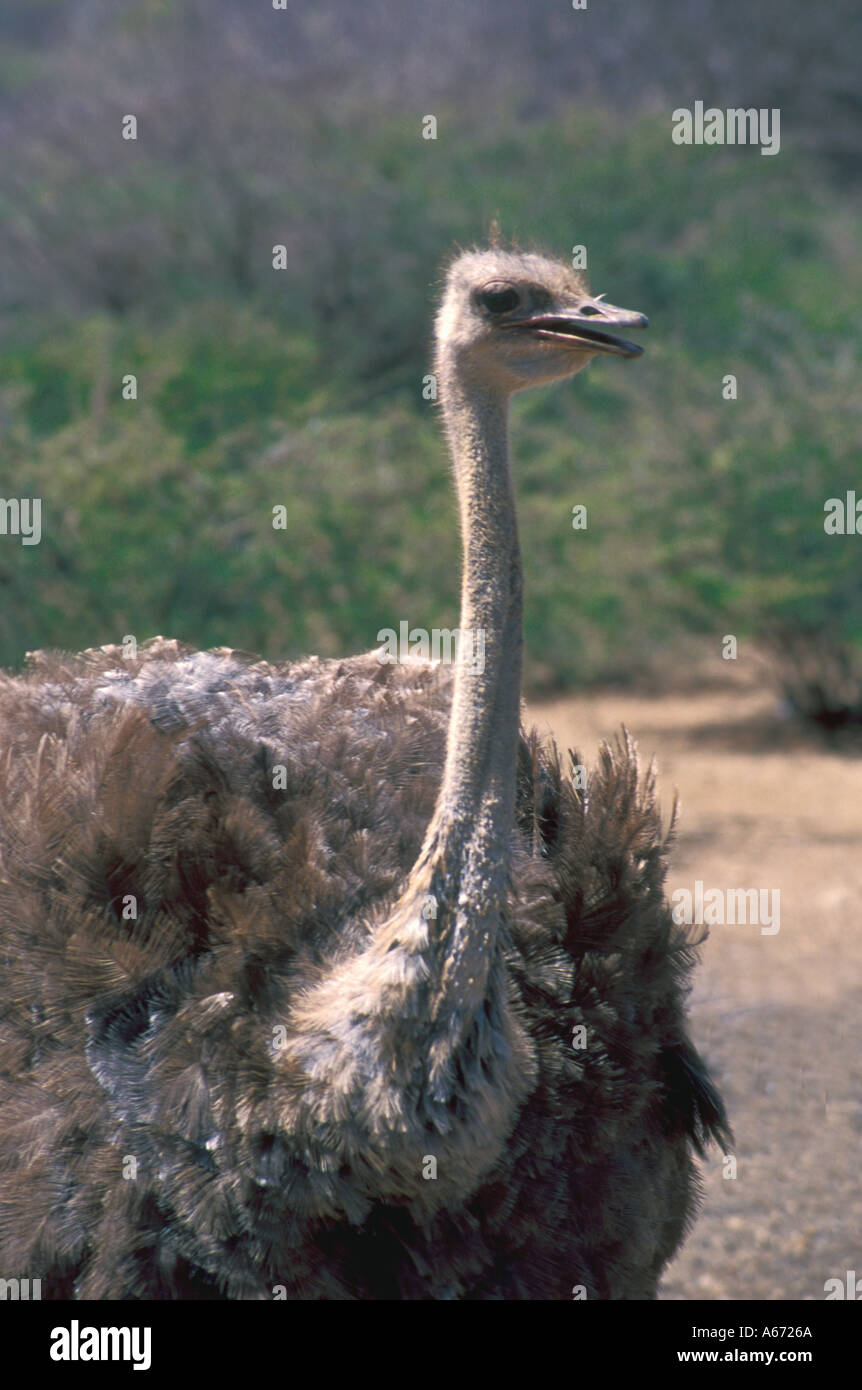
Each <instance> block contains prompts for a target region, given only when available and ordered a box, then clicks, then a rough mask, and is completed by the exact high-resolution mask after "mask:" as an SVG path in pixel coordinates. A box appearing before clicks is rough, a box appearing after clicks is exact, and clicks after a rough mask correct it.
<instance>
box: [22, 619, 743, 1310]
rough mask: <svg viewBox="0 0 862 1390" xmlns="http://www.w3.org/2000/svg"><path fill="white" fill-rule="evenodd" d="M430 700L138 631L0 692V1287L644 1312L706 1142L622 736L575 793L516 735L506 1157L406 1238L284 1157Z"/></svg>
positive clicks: (440, 693)
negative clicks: (583, 1299) (288, 1106)
mask: <svg viewBox="0 0 862 1390" xmlns="http://www.w3.org/2000/svg"><path fill="white" fill-rule="evenodd" d="M450 694H451V683H450V680H449V676H448V674H447V671H446V669H445V668H444V667H435V666H432V665H429V664H427V663H422V662H416V663H411V664H407V665H396V666H388V665H381V664H380V663H379V662H378V660H377V659H376V657H375V656H374V655H373V654H372V655H370V656H365V657H358V658H356V659H354V660H351V661H346V662H325V661H319V660H317V659H312V660H309V661H307V662H304V663H301V664H298V665H292V666H283V667H282V666H272V665H268V664H266V663H263V662H258V661H256V660H255V659H253V658H251V657H246V656H244V655H243V654H241V653H235V652H228V651H220V652H216V653H196V652H194V651H192V650H191V649H188V648H183V647H181V646H179V645H178V644H176V643H172V642H165V641H162V640H161V639H157V640H156V641H155V642H154V643H150V644H148V646H147V647H145V648H143V649H142V651H141V653H140V655H139V657H138V658H137V659H135V660H132V661H128V660H123V659H122V653H121V651H120V650H119V649H117V648H105V649H102V650H100V651H97V652H90V653H85V654H84V655H83V656H80V657H75V658H67V657H59V656H55V655H51V654H37V655H36V656H35V657H34V658H32V659H31V664H30V670H29V672H28V673H27V674H25V675H23V676H20V677H5V678H2V680H0V970H2V980H3V988H2V997H0V1253H2V1260H0V1264H2V1268H3V1270H4V1271H5V1272H6V1274H7V1275H8V1276H10V1277H11V1276H12V1275H17V1276H20V1277H26V1276H29V1277H32V1278H38V1277H41V1278H42V1280H43V1286H42V1287H43V1296H44V1297H58V1298H68V1297H81V1298H180V1297H188V1298H204V1297H211V1298H219V1297H222V1298H223V1297H229V1298H272V1297H273V1296H276V1297H277V1296H286V1297H289V1298H324V1299H338V1298H476V1299H484V1298H516V1299H517V1298H570V1297H572V1291H573V1290H577V1291H578V1292H580V1291H581V1290H582V1291H583V1293H584V1294H585V1295H586V1296H587V1297H589V1298H648V1297H652V1296H654V1294H655V1290H656V1285H657V1281H658V1278H659V1275H660V1272H661V1270H662V1268H663V1266H664V1264H665V1263H666V1261H667V1260H668V1259H669V1257H670V1256H671V1255H672V1253H673V1251H674V1250H675V1249H676V1247H677V1245H678V1243H679V1241H680V1239H681V1237H682V1235H683V1233H684V1231H685V1229H686V1227H687V1225H688V1223H689V1221H690V1220H691V1218H692V1215H693V1212H694V1208H695V1205H696V1197H697V1192H696V1186H697V1179H696V1176H695V1173H694V1167H693V1162H692V1148H699V1147H700V1146H701V1144H702V1143H703V1142H704V1141H705V1140H706V1139H707V1138H709V1137H710V1135H715V1136H717V1137H719V1138H720V1137H721V1136H722V1135H723V1132H724V1131H723V1124H724V1121H723V1114H722V1110H721V1103H720V1100H719V1099H718V1097H717V1096H716V1094H715V1092H714V1090H713V1088H712V1086H711V1083H710V1082H709V1080H708V1077H707V1075H706V1073H705V1070H704V1068H703V1065H702V1063H701V1062H700V1059H699V1058H698V1056H697V1054H696V1052H695V1050H694V1049H693V1047H692V1045H691V1043H690V1042H689V1040H688V1037H687V1033H686V1028H685V1019H684V1011H683V1001H684V993H685V984H686V979H687V975H688V972H689V970H690V968H691V966H692V964H693V961H694V956H695V952H694V950H693V946H692V944H691V942H690V941H689V940H688V938H687V937H686V935H685V932H684V929H682V928H680V927H677V926H676V925H674V924H673V922H672V920H671V916H670V912H669V910H668V907H667V905H666V903H665V901H664V897H663V888H662V885H663V878H664V872H665V861H664V854H665V848H666V843H667V837H666V836H665V835H664V834H663V832H662V828H661V824H660V819H659V815H658V812H657V809H656V806H655V801H654V796H653V788H652V782H651V779H650V778H649V777H648V778H647V779H646V780H645V781H644V782H641V781H640V779H639V775H638V769H637V763H636V758H635V754H634V750H633V747H632V746H631V744H630V742H629V741H628V739H627V738H623V739H622V740H620V742H619V743H618V744H617V746H616V747H615V748H614V749H613V750H611V749H604V750H603V751H602V753H601V756H600V761H599V766H598V767H597V768H596V769H595V770H594V771H593V772H592V774H591V775H590V778H589V781H588V787H587V791H586V793H576V792H575V791H574V790H573V789H572V786H571V784H570V781H569V778H568V776H566V775H565V774H564V772H563V771H562V770H561V767H560V762H559V757H558V754H557V752H556V749H555V748H553V747H552V746H543V745H541V744H540V743H539V741H538V740H537V739H536V737H535V736H534V735H525V736H523V737H522V739H521V744H520V750H519V792H518V824H517V828H516V830H515V832H514V834H513V838H512V844H511V892H510V901H509V911H508V916H507V921H506V923H505V925H504V939H503V950H504V952H505V958H506V964H507V968H508V972H509V976H510V980H511V996H512V999H513V1008H515V1009H516V1010H517V1011H518V1014H519V1017H520V1019H521V1021H522V1023H523V1025H524V1027H525V1028H526V1030H527V1032H528V1034H529V1037H530V1038H531V1040H532V1043H533V1046H534V1048H535V1058H536V1066H535V1080H534V1084H533V1085H532V1090H531V1092H530V1094H529V1096H528V1098H527V1100H526V1101H525V1102H524V1103H523V1104H521V1105H519V1106H518V1107H517V1109H516V1110H515V1112H514V1113H513V1115H512V1125H511V1132H510V1134H509V1136H508V1139H507V1142H506V1143H505V1145H504V1147H503V1149H502V1150H501V1152H499V1153H496V1154H494V1153H491V1154H489V1155H488V1156H487V1162H486V1163H484V1164H482V1165H477V1169H476V1172H475V1174H474V1175H473V1178H472V1180H471V1181H470V1182H469V1183H466V1184H465V1185H464V1190H463V1191H462V1192H460V1193H459V1194H457V1195H456V1196H455V1197H450V1198H449V1199H447V1201H446V1203H445V1204H442V1205H440V1206H439V1207H438V1208H437V1209H435V1210H433V1211H431V1212H430V1214H429V1209H428V1208H427V1207H422V1208H421V1209H419V1208H417V1207H416V1205H415V1204H411V1203H410V1202H409V1201H407V1200H405V1201H404V1202H393V1201H391V1200H390V1201H389V1202H386V1201H380V1202H375V1201H374V1200H370V1199H369V1198H368V1194H367V1192H366V1193H365V1194H364V1195H362V1196H361V1197H360V1196H358V1195H354V1196H353V1197H351V1196H350V1193H351V1187H350V1174H349V1172H346V1173H345V1174H344V1183H343V1191H344V1193H345V1194H348V1195H347V1196H345V1198H344V1201H343V1202H342V1203H341V1204H340V1205H339V1204H338V1203H335V1204H334V1205H333V1206H332V1207H331V1209H322V1208H321V1204H320V1202H319V1201H314V1200H312V1196H311V1194H312V1192H313V1184H314V1172H313V1160H312V1159H311V1158H309V1159H308V1163H307V1164H303V1161H302V1153H303V1136H302V1135H301V1134H285V1132H284V1118H283V1116H284V1113H285V1111H284V1107H283V1105H282V1098H281V1096H280V1091H279V1086H280V1084H281V1083H280V1082H279V1078H278V1075H277V1071H276V1061H277V1046H278V1038H279V1030H280V1029H281V1030H284V1029H287V1030H288V1031H289V1029H290V1002H291V999H292V998H295V997H297V995H299V994H300V993H301V992H302V991H303V989H305V988H307V987H308V986H309V984H310V983H312V982H314V981H317V980H321V979H323V978H325V976H326V974H327V972H328V970H329V969H330V968H331V966H332V963H333V962H334V961H335V960H336V959H342V958H343V957H344V955H345V953H347V952H350V951H357V950H359V949H361V948H362V946H363V943H364V942H366V941H367V937H368V932H369V927H368V925H367V923H368V920H369V917H370V915H371V914H372V913H373V912H374V911H379V909H380V907H381V905H384V906H385V904H386V903H387V902H389V901H394V898H395V896H396V894H397V891H398V888H399V885H400V884H401V883H402V882H403V880H404V878H405V876H406V875H407V874H408V873H409V870H410V868H411V866H412V864H413V862H414V861H415V859H416V856H417V854H418V852H419V849H420V847H421V844H422V839H423V835H424V832H425V829H426V826H427V824H428V821H429V819H430V817H431V814H432V812H433V809H434V805H435V799H436V796H437V791H438V787H439V782H440V775H441V769H442V765H443V760H444V754H445V740H446V730H447V723H448V718H449V707H450ZM463 1122H465V1123H468V1124H469V1116H467V1117H466V1119H465V1120H464V1121H463ZM345 1124H346V1125H349V1117H345ZM479 1147H481V1146H479ZM422 1161H423V1157H422V1155H417V1164H418V1165H421V1164H422ZM431 1167H432V1168H433V1165H431ZM435 1180H436V1179H435V1177H434V1174H433V1171H429V1172H428V1173H427V1175H426V1174H423V1181H427V1182H434V1181H435Z"/></svg>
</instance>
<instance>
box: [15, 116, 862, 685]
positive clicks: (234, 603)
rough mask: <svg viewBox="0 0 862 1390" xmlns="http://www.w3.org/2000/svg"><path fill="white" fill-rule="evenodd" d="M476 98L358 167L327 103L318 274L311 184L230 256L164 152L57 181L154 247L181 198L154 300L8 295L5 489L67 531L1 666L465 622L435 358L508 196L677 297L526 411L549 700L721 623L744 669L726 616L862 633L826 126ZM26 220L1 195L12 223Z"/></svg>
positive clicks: (506, 217) (58, 194) (313, 156)
mask: <svg viewBox="0 0 862 1390" xmlns="http://www.w3.org/2000/svg"><path fill="white" fill-rule="evenodd" d="M458 119H459V118H458V116H457V113H456V112H455V111H454V110H453V111H451V112H448V113H447V112H441V113H439V121H440V138H438V140H437V141H434V142H432V141H427V142H426V141H423V140H421V138H419V132H418V127H417V126H416V124H415V123H408V122H406V121H404V120H402V121H397V120H391V121H388V122H381V123H380V124H379V125H378V126H376V127H375V129H374V131H373V133H372V134H366V136H365V137H364V139H363V142H362V145H361V159H359V160H358V159H357V141H356V138H355V136H351V134H350V132H349V131H347V130H345V129H344V128H343V127H340V126H339V125H338V123H337V122H335V121H333V122H330V123H326V122H317V123H315V124H314V125H313V126H311V125H310V126H309V128H308V129H307V130H305V131H304V132H303V139H304V142H305V143H304V146H303V148H304V153H305V158H304V162H303V165H302V169H301V170H300V171H299V172H298V173H296V175H295V177H294V179H293V181H292V184H291V187H290V190H289V199H288V195H287V194H285V204H284V208H285V213H284V215H285V219H287V218H288V214H289V213H290V215H291V216H295V209H296V207H297V206H300V207H301V208H302V214H303V218H304V219H305V222H307V223H308V224H309V225H310V226H311V227H312V228H313V227H314V225H315V219H316V218H317V217H320V218H321V236H320V245H319V246H315V245H313V244H307V243H305V242H303V241H302V239H301V238H299V239H297V240H293V239H291V240H290V244H289V255H288V262H289V267H288V269H286V270H284V271H274V270H272V268H271V247H272V245H273V243H274V242H275V241H279V240H283V239H286V238H285V237H281V236H279V234H278V229H279V223H278V205H277V201H276V202H275V203H273V202H272V200H270V202H269V203H268V205H267V214H266V217H265V218H259V219H257V220H256V219H255V217H254V215H252V214H249V216H248V218H247V220H246V222H243V220H242V219H237V226H238V228H239V229H237V226H233V227H232V235H233V236H234V237H235V238H239V241H238V242H237V243H236V244H234V242H230V244H229V245H227V249H226V250H225V249H224V247H222V248H221V250H219V251H218V254H217V253H216V251H214V250H213V245H214V240H217V238H216V235H215V234H216V232H220V231H221V230H222V228H221V224H219V223H218V219H217V218H216V217H215V214H214V215H213V219H212V221H211V223H209V224H207V223H206V222H205V221H204V223H203V225H201V224H200V221H199V212H200V207H201V204H202V201H203V199H204V192H203V190H202V187H196V185H195V182H194V178H188V179H185V178H184V179H179V178H177V177H175V176H174V175H173V174H172V172H171V171H170V170H169V169H166V168H163V167H162V166H161V165H160V163H159V160H158V159H157V158H155V157H150V156H148V154H147V151H146V148H141V149H135V150H134V151H133V154H134V159H135V170H134V175H133V176H130V178H129V180H128V181H126V182H122V183H118V182H117V181H116V180H113V181H112V180H109V179H107V178H105V179H102V180H101V181H100V180H99V179H98V178H96V177H95V175H93V176H90V177H88V178H87V179H86V180H82V179H77V178H75V177H73V176H72V174H71V173H70V171H69V170H68V169H65V170H64V169H61V168H59V167H58V168H57V169H56V171H55V173H54V178H53V182H51V178H50V175H49V174H48V173H45V172H44V171H43V173H42V174H41V175H40V177H41V178H43V179H45V180H46V187H45V189H44V190H43V193H44V197H46V198H48V197H50V198H51V199H53V200H54V204H53V215H54V218H55V222H56V224H57V225H63V223H64V219H66V224H67V225H68V227H69V228H70V229H71V230H72V233H73V234H77V233H79V232H80V227H81V220H82V219H85V220H86V223H87V226H88V228H89V229H91V230H92V228H94V227H96V226H97V225H98V224H100V223H101V225H103V226H110V228H111V236H112V239H113V242H112V244H113V245H114V247H115V248H119V249H118V251H117V254H118V255H120V254H121V253H122V249H123V247H124V246H131V245H134V244H135V240H134V239H135V236H136V235H137V234H138V233H139V230H140V226H141V224H142V222H146V221H147V220H148V219H149V222H148V225H149V226H150V234H151V241H150V243H149V246H150V249H149V251H148V254H147V256H146V257H145V258H142V259H141V260H140V263H139V264H138V263H136V264H138V271H137V272H136V273H138V275H139V280H140V286H141V288H140V292H139V293H136V294H135V293H132V292H131V291H130V293H129V297H128V300H127V301H126V302H122V303H116V302H112V301H111V297H110V296H107V297H106V300H105V302H104V303H102V304H101V305H100V304H98V303H97V302H96V299H95V298H94V297H92V296H91V302H90V303H89V304H88V303H86V302H85V300H86V296H82V297H79V300H78V302H77V303H69V302H62V301H58V302H57V304H56V305H53V306H52V305H51V304H47V303H43V304H40V305H39V306H38V308H34V307H33V306H32V305H29V304H25V303H22V304H21V305H20V306H19V307H18V308H17V309H16V308H15V306H14V305H13V306H12V307H11V308H10V309H9V310H8V311H7V314H6V321H5V325H4V328H5V333H4V341H3V346H2V349H0V434H2V439H0V443H2V461H0V495H3V496H6V497H9V496H19V497H25V496H38V497H41V498H42V506H43V518H42V530H43V538H42V542H41V544H40V545H39V546H32V547H26V546H23V545H20V544H19V543H18V542H17V541H14V540H13V539H12V538H10V537H4V538H2V542H0V593H2V594H3V595H4V598H3V602H2V611H0V663H2V664H5V665H14V664H16V663H18V662H20V660H21V659H22V657H23V654H24V652H25V651H26V650H27V649H28V648H30V647H33V646H37V645H38V646H48V645H58V646H59V645H62V646H65V647H73V648H75V647H83V646H89V645H98V644H99V643H101V642H105V641H119V640H120V639H121V638H122V637H123V636H124V635H125V634H127V633H133V634H135V635H136V636H137V637H138V639H139V640H140V639H143V638H145V637H147V636H149V635H152V634H154V633H156V632H162V633H165V634H167V635H171V636H177V637H181V638H184V639H187V640H189V641H192V642H195V643H198V644H203V645H221V644H231V645H236V646H240V647H243V648H246V649H250V650H259V651H261V652H263V653H265V654H266V655H268V656H276V655H285V656H291V655H296V654H299V653H302V652H306V651H320V652H323V653H332V654H335V653H338V652H350V651H353V650H359V649H362V648H367V647H369V646H371V645H373V644H374V642H375V639H376V634H377V632H378V630H379V629H380V628H382V627H388V626H396V627H397V624H398V622H399V621H400V620H401V619H403V618H406V619H408V620H409V621H410V622H411V623H412V624H413V625H418V626H424V627H427V628H431V627H434V626H453V625H454V623H455V621H456V618H457V606H456V604H457V565H458V536H457V529H456V523H455V512H454V506H453V501H452V498H451V497H450V490H449V479H448V470H447V467H446V461H445V454H444V450H443V446H442V442H441V439H440V436H439V429H438V422H437V420H436V415H435V407H434V406H433V404H429V403H428V402H426V401H424V400H423V398H422V378H423V375H424V374H425V373H426V372H427V371H429V370H430V367H429V364H428V346H429V334H430V319H431V314H432V311H433V302H434V293H435V281H436V277H437V274H438V269H439V265H440V262H441V260H442V259H443V258H444V257H445V256H446V255H447V254H448V253H449V251H450V249H451V248H452V245H453V243H456V242H458V243H460V244H469V243H470V242H472V241H473V240H475V239H476V238H477V237H481V235H482V233H483V231H484V230H485V229H486V228H487V226H488V223H489V221H490V219H491V218H492V217H493V216H494V215H497V216H499V218H500V222H501V224H502V228H503V232H504V235H507V236H515V237H518V238H520V239H521V240H522V242H523V244H529V243H530V242H532V241H533V240H535V241H536V242H537V243H538V244H540V245H542V246H544V247H546V248H547V249H548V250H550V251H551V252H552V253H556V254H559V255H564V256H565V255H570V254H571V248H572V246H573V244H575V243H582V244H584V245H585V246H586V247H587V252H588V274H589V279H590V281H591V285H592V288H593V289H594V290H595V291H606V292H607V294H608V298H609V299H610V300H612V301H613V302H615V303H621V304H624V305H626V306H628V307H632V308H637V309H641V310H643V311H644V312H646V313H647V314H648V315H649V317H650V320H651V327H650V330H649V333H648V334H647V335H646V338H645V340H644V341H645V345H646V347H647V353H646V355H645V356H644V358H643V359H641V360H640V361H638V362H634V363H621V362H619V361H614V360H607V361H598V362H595V363H594V364H593V365H592V366H591V367H590V369H589V371H588V372H586V373H584V374H583V375H582V376H580V377H579V378H578V379H577V380H576V381H575V382H574V383H569V384H567V385H564V386H563V387H560V388H555V389H553V390H549V391H545V392H541V393H539V394H535V395H531V396H529V397H527V396H525V397H524V398H523V399H519V400H518V401H517V403H516V406H515V411H514V417H515V418H514V430H513V437H514V452H515V459H516V467H517V475H518V478H517V486H518V492H519V499H520V507H521V517H522V540H523V547H524V552H525V561H526V569H527V583H528V591H527V642H528V649H527V662H528V673H529V677H530V680H531V684H532V687H533V689H534V690H538V689H552V688H559V687H562V686H566V685H568V686H571V685H574V684H582V683H584V682H591V681H596V680H607V679H619V680H625V679H629V678H632V677H635V676H638V675H641V674H643V673H644V672H645V671H648V670H655V669H657V668H660V667H662V666H665V667H667V666H676V667H677V668H679V664H680V663H684V662H685V660H686V654H687V653H688V652H689V651H690V650H691V643H690V641H688V637H689V635H690V634H692V633H701V634H705V635H708V636H709V637H710V638H714V650H715V653H716V658H718V656H719V653H720V641H721V637H722V635H723V634H725V633H735V634H737V635H738V636H739V637H740V638H741V639H744V638H745V637H747V636H752V637H759V636H762V635H763V634H764V633H766V632H768V631H770V630H771V629H774V628H776V627H778V626H780V625H782V624H789V625H793V626H795V627H796V628H797V629H798V628H799V627H800V626H808V627H811V628H814V629H818V628H824V627H826V626H831V627H835V628H837V630H838V632H839V633H840V634H841V635H842V636H843V637H845V638H848V639H851V640H852V641H854V642H860V641H862V606H860V603H859V597H860V574H862V536H858V537H857V536H853V535H848V536H829V535H827V534H826V533H825V532H824V527H823V518H824V503H825V502H826V499H827V498H830V497H835V496H838V497H843V496H844V493H845V492H846V491H847V490H848V489H853V488H856V487H858V491H859V495H860V497H862V474H860V469H859V454H860V439H862V431H860V423H862V421H860V415H862V406H860V400H859V392H858V384H857V383H858V371H859V359H860V343H862V316H860V312H859V309H860V300H862V294H860V290H862V230H860V222H859V217H858V211H859V210H858V206H854V204H853V199H852V197H845V198H843V199H842V200H840V201H839V200H836V198H835V196H834V193H833V192H832V190H831V189H830V187H829V186H828V185H827V184H826V183H825V182H822V181H821V176H820V175H819V173H818V171H817V169H816V168H815V167H814V166H813V165H812V163H811V162H810V161H809V160H807V159H806V158H805V157H804V156H803V155H800V154H799V153H796V152H794V151H793V149H792V148H786V149H785V148H783V149H782V151H781V154H780V155H779V156H778V157H776V158H763V157H761V156H760V155H759V153H758V151H757V150H756V149H746V148H740V149H734V150H723V149H718V148H693V149H685V148H679V147H675V146H673V145H672V144H671V142H670V138H669V127H668V122H667V120H666V119H658V118H656V117H651V116H645V117H641V118H639V119H637V120H628V121H620V120H612V119H611V118H610V117H602V116H599V115H597V114H594V115H592V116H590V117H589V118H585V116H584V114H583V112H581V113H579V114H578V115H577V117H576V116H575V115H574V114H572V115H570V116H566V115H565V114H563V115H561V116H559V117H554V118H553V119H547V118H545V119H542V120H537V121H535V122H515V121H512V122H510V123H508V124H507V125H506V127H505V133H495V132H494V131H489V130H484V131H479V130H478V129H473V128H470V127H463V128H460V127H459V128H458V135H457V138H451V130H452V126H453V125H457V122H458ZM447 121H448V122H449V123H450V124H449V126H448V127H447ZM321 170H325V179H324V180H323V181H322V182H321V172H320V171H321ZM333 188H337V190H338V202H337V203H336V202H334V200H333V198H332V196H331V191H332V189H333ZM288 201H289V203H290V208H288ZM231 206H233V205H231ZM64 209H65V213H64ZM291 210H292V211H291ZM334 216H335V217H340V218H341V222H340V223H339V224H336V225H333V223H332V220H331V219H332V218H333V217H334ZM13 217H14V209H13V208H12V207H11V206H10V203H9V200H8V199H6V200H4V199H3V198H2V197H0V236H2V231H3V222H4V219H5V220H6V221H9V219H12V218H13ZM246 225H247V233H245V232H243V230H242V229H243V226H246ZM208 226H209V227H210V230H211V231H212V236H210V235H209V234H208V232H207V227H208ZM213 229H214V230H213ZM181 232H183V233H184V235H181V234H180V233H181ZM228 241H230V239H228ZM83 244H84V243H83V241H82V245H83ZM237 247H239V252H240V253H241V254H239V256H238V252H237ZM297 247H299V248H301V250H297ZM302 248H306V249H302ZM132 282H133V277H132V272H131V271H129V273H128V276H127V277H126V280H125V282H124V283H126V284H127V285H129V284H132ZM128 373H134V374H135V376H136V377H137V383H138V387H137V389H138V395H137V400H124V399H123V397H122V379H123V377H124V376H125V375H126V374H128ZM729 373H732V374H734V375H735V376H736V378H737V381H738V399H737V400H735V401H729V400H725V399H723V393H722V382H723V378H724V377H725V376H726V375H727V374H729ZM576 503H584V504H586V506H587V508H588V517H589V524H588V527H587V529H586V530H585V531H575V530H573V528H572V523H571V513H572V507H573V506H574V505H575V504H576ZM278 505H284V506H285V507H286V510H287V526H286V529H284V530H276V529H274V528H273V525H272V515H273V512H272V509H273V507H275V506H278Z"/></svg>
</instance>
